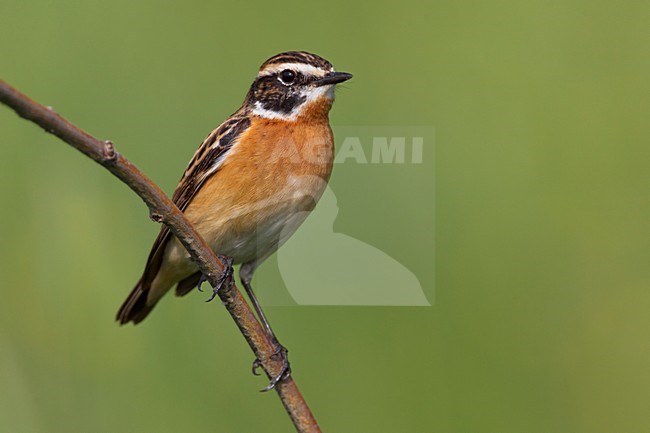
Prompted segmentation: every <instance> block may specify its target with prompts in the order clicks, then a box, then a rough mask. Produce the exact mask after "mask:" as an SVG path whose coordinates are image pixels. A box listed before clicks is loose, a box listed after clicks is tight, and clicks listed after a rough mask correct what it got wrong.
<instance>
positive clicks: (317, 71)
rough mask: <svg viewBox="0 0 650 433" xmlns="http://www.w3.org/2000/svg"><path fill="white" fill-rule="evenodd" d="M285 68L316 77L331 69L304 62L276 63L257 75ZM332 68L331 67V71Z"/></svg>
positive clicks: (269, 73)
mask: <svg viewBox="0 0 650 433" xmlns="http://www.w3.org/2000/svg"><path fill="white" fill-rule="evenodd" d="M285 69H291V70H293V71H297V72H301V73H302V74H304V75H312V76H317V77H322V76H324V75H325V74H326V73H328V72H331V71H325V70H324V69H321V68H317V67H316V66H312V65H308V64H305V63H277V64H271V65H269V66H267V67H266V68H264V70H262V71H260V73H259V74H258V75H257V76H258V77H265V76H268V75H273V74H275V73H277V72H280V71H283V70H285ZM333 70H334V69H332V71H333Z"/></svg>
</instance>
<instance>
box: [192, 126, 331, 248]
mask: <svg viewBox="0 0 650 433" xmlns="http://www.w3.org/2000/svg"><path fill="white" fill-rule="evenodd" d="M333 151H334V145H333V137H332V131H331V129H330V127H329V123H328V121H327V117H321V116H313V117H309V118H301V119H298V120H297V121H295V122H288V121H284V120H275V119H262V118H255V119H254V120H253V122H252V123H251V126H250V128H249V129H248V130H247V131H246V132H244V133H243V134H242V136H241V138H240V139H239V140H238V142H237V143H236V144H235V145H234V146H233V148H232V149H231V150H230V151H229V152H228V155H227V157H226V159H225V161H224V164H223V166H222V167H221V168H220V169H219V171H218V172H217V173H216V174H215V175H213V176H212V177H211V178H210V179H208V181H206V183H205V184H204V185H203V186H202V187H201V189H200V191H199V192H198V193H197V195H196V196H195V197H194V199H193V200H192V202H191V203H190V205H189V206H188V208H187V209H186V211H185V213H186V215H187V216H188V218H189V219H190V221H191V222H192V223H194V224H195V225H196V227H197V229H198V230H199V232H200V233H201V234H202V235H203V236H204V237H205V239H206V241H208V243H209V244H211V246H212V247H213V248H215V250H217V251H220V252H221V253H223V254H228V255H233V256H235V258H237V257H236V253H235V252H234V251H233V249H236V248H237V247H238V245H240V244H243V243H245V242H247V241H248V240H250V238H251V237H252V236H258V235H260V236H264V235H266V234H268V233H267V232H269V231H273V230H276V229H277V227H275V226H276V225H281V224H283V223H284V222H285V220H286V218H287V217H289V216H290V214H293V213H297V212H301V211H305V210H310V208H311V207H313V204H314V203H315V202H316V201H318V199H319V198H320V196H321V194H322V192H323V190H324V188H325V186H326V183H327V181H328V180H329V177H330V173H331V171H332V162H333ZM298 224H299V223H298ZM294 230H295V229H294ZM260 232H261V234H260ZM271 235H273V236H275V235H274V234H273V233H271V234H269V236H271ZM265 242H267V241H265ZM267 243H268V242H267ZM260 247H262V246H260ZM271 247H272V246H268V245H267V246H263V248H271ZM276 248H277V246H276ZM247 254H248V253H247ZM249 255H250V254H249Z"/></svg>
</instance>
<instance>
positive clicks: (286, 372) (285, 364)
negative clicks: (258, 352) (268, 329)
mask: <svg viewBox="0 0 650 433" xmlns="http://www.w3.org/2000/svg"><path fill="white" fill-rule="evenodd" d="M288 353H289V351H288V350H287V349H286V348H285V347H284V346H282V345H281V344H280V343H278V342H277V341H276V349H275V352H273V353H272V354H271V358H273V357H277V356H279V357H280V358H281V359H282V370H280V373H278V374H277V375H276V376H275V377H274V378H273V379H271V382H269V384H268V385H267V386H266V387H264V389H261V390H260V392H267V391H270V390H272V389H273V388H275V386H276V385H277V384H278V382H280V381H281V380H284V379H286V378H288V377H289V376H291V365H290V364H289V357H288ZM261 366H262V362H261V361H260V360H259V359H257V358H256V359H255V361H253V374H254V375H255V376H259V375H260V374H259V373H258V372H257V369H258V368H260V367H261Z"/></svg>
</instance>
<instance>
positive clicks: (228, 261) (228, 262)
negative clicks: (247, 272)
mask: <svg viewBox="0 0 650 433" xmlns="http://www.w3.org/2000/svg"><path fill="white" fill-rule="evenodd" d="M217 257H219V260H221V262H222V263H223V264H224V266H225V268H224V270H223V272H222V273H221V275H220V276H219V281H218V283H217V285H216V286H215V287H213V288H212V295H211V296H210V299H208V300H207V301H205V302H210V301H211V300H213V299H214V298H215V297H216V296H217V294H218V293H219V290H221V288H222V287H223V285H224V284H225V282H226V281H227V280H228V278H230V277H232V274H233V269H232V264H233V259H232V257H228V256H222V255H221V254H219V255H218V256H217ZM205 281H207V278H206V277H205V275H203V274H201V277H200V278H199V285H198V289H199V291H200V292H202V291H203V290H201V284H203V283H204V282H205Z"/></svg>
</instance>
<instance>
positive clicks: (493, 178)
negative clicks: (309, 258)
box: [0, 0, 650, 433]
mask: <svg viewBox="0 0 650 433" xmlns="http://www.w3.org/2000/svg"><path fill="white" fill-rule="evenodd" d="M649 24H650V3H649V2H647V1H638V2H634V1H623V2H618V3H616V2H609V1H608V2H606V1H577V0H563V1H550V2H548V1H529V2H517V1H513V0H504V1H484V2H454V1H438V2H431V3H425V2H412V1H402V2H399V3H395V2H374V3H368V4H362V3H357V4H353V3H349V2H341V1H336V0H329V1H327V2H313V3H307V2H286V1H285V2H264V3H258V4H252V3H246V4H245V3H241V4H238V3H237V2H223V3H217V2H206V1H185V2H182V3H181V2H178V3H172V2H159V3H156V2H152V1H138V2H131V1H123V0H119V1H112V2H99V1H83V2H81V1H79V2H71V1H62V2H53V1H45V0H35V1H23V2H18V1H8V0H0V77H2V78H3V79H5V80H7V81H8V82H10V83H11V84H13V85H14V86H16V87H17V88H19V89H21V90H22V91H24V92H26V93H28V94H29V95H30V96H32V97H34V98H35V99H37V100H38V101H40V102H42V103H43V104H46V105H52V106H53V107H54V108H55V109H56V110H57V111H58V112H60V113H61V114H63V115H64V116H66V117H67V118H69V119H70V120H72V121H73V122H75V123H76V124H78V125H80V126H82V127H83V128H85V129H86V130H88V131H89V132H90V133H92V134H94V135H96V136H98V137H100V138H107V139H111V140H113V141H114V142H115V143H116V144H117V146H118V149H119V150H120V151H121V152H122V153H123V154H125V155H126V156H127V157H128V158H129V159H131V160H132V161H133V162H134V163H136V164H137V165H138V166H139V167H140V168H141V169H142V170H144V171H145V172H146V173H147V174H149V175H150V176H151V177H152V178H153V179H154V180H156V181H157V182H158V183H159V184H160V185H161V186H162V187H163V188H164V189H165V190H166V191H168V192H171V191H172V189H173V187H174V186H175V184H176V182H177V180H178V178H179V176H180V174H181V172H182V170H183V169H184V167H185V164H186V163H187V161H188V160H189V158H190V157H191V155H192V153H193V152H194V150H195V148H196V146H198V144H199V142H200V141H201V140H202V139H203V137H204V136H205V135H206V134H207V133H208V132H209V131H210V129H211V128H213V127H214V126H216V124H217V123H219V122H220V121H221V120H223V119H224V118H225V117H226V116H227V115H229V114H230V113H231V112H232V111H234V110H235V109H236V108H237V107H238V106H239V104H240V102H241V100H242V98H243V96H244V94H245V92H246V90H247V87H248V85H249V84H250V82H251V80H252V78H253V76H254V75H255V72H256V70H257V67H258V66H259V64H260V63H261V62H262V61H264V60H265V59H266V58H268V57H270V56H271V55H273V54H275V53H277V52H280V51H285V50H289V49H304V50H308V51H313V52H315V53H318V54H321V55H323V56H324V57H326V58H328V59H329V60H331V61H332V62H333V63H334V64H335V66H336V67H337V68H338V69H340V70H344V71H350V72H353V73H354V74H355V79H354V80H353V81H351V82H350V83H349V84H347V85H346V86H345V88H343V89H341V91H340V92H339V94H338V98H337V103H336V105H335V107H334V110H333V112H332V114H331V120H332V124H333V125H343V126H354V125H382V126H383V125H424V126H433V127H435V130H436V149H435V195H434V194H433V191H434V188H433V173H434V165H433V163H431V164H430V165H429V166H428V167H429V170H415V169H414V170H405V169H403V168H400V167H397V166H395V167H383V168H382V169H381V170H376V169H373V167H369V166H360V165H356V166H355V165H347V164H346V165H344V166H341V167H339V166H337V167H336V171H335V173H334V175H333V179H332V186H333V189H334V191H335V192H336V196H337V200H338V205H339V208H340V212H339V215H338V219H337V221H336V224H335V229H336V230H337V231H339V232H342V233H346V234H348V235H351V236H354V237H356V238H358V239H361V240H363V241H364V242H367V243H369V244H371V245H373V246H376V247H378V248H381V249H383V250H384V251H386V252H388V253H389V254H390V255H391V256H392V257H394V258H396V259H397V260H399V261H400V262H402V263H404V264H405V265H406V266H408V267H409V269H411V270H412V271H413V272H414V273H416V275H418V277H419V278H420V282H421V283H422V285H423V287H424V289H425V291H426V293H427V296H428V297H429V299H430V300H431V301H433V300H434V296H433V295H434V287H435V303H434V305H433V306H432V307H420V308H415V307H297V306H294V307H273V308H270V309H269V311H268V313H269V315H270V318H271V321H272V323H273V324H274V327H275V329H276V331H277V332H278V334H279V335H280V336H281V340H282V342H283V343H284V344H285V345H286V346H287V347H289V348H290V350H291V360H292V362H293V366H294V372H295V374H294V376H295V378H296V379H297V381H298V383H299V385H300V386H301V388H302V390H303V392H304V394H305V396H306V397H307V399H308V401H309V402H310V403H311V405H312V408H313V410H314V412H315V414H316V416H317V418H318V419H319V421H320V422H321V424H322V427H323V429H324V431H326V432H391V433H394V432H444V433H449V432H459V433H467V432H471V433H482V432H498V433H505V432H513V433H522V432H526V433H535V432H539V433H549V432H562V433H571V432H590V433H592V432H607V433H611V432H635V433H636V432H643V431H650V410H648V409H649V406H650V372H649V368H650V340H649V338H648V337H649V330H650V315H649V314H648V312H649V308H650V290H648V289H649V281H650V266H648V263H649V261H650V236H649V235H650V233H649V230H648V223H649V221H650V200H649V185H650V175H649V170H648V167H649V163H650V150H649V148H648V145H649V144H650V140H649V139H650V127H649V126H648V124H649V118H650V106H649V102H648V100H649V96H650V92H649V91H650V85H649V80H648V76H650V56H648V52H649V49H650V25H649ZM431 150H432V149H429V148H427V149H425V159H426V158H427V155H431V154H430V153H426V152H430V151H431ZM428 161H432V160H431V159H428ZM0 176H1V182H0V200H1V203H2V207H1V209H2V210H1V212H0V218H1V222H2V241H3V242H2V246H3V248H2V249H0V283H1V289H0V290H1V291H2V292H1V295H0V296H1V298H0V299H1V302H0V390H1V391H0V431H1V432H12V433H13V432H178V431H183V432H205V431H221V432H233V433H234V432H265V433H267V432H270V433H274V432H285V431H291V430H292V427H291V425H290V423H289V421H288V418H287V416H286V415H285V413H284V411H283V409H282V407H281V405H280V403H279V401H278V399H277V397H276V396H274V395H265V394H260V393H258V392H257V390H258V389H259V388H261V387H262V386H264V385H265V381H264V380H263V379H261V378H255V377H253V376H251V375H250V372H249V365H250V362H251V361H252V359H251V354H250V352H249V349H248V348H247V346H246V345H245V343H244V342H243V339H242V338H241V336H240V335H239V333H238V332H237V331H236V329H235V326H234V325H233V323H232V321H231V319H230V318H229V317H228V316H227V314H226V313H225V311H224V310H223V309H221V308H220V305H218V303H213V304H204V303H203V299H204V295H199V294H196V293H193V294H192V295H190V296H188V297H187V298H185V299H183V300H182V301H181V300H178V299H171V298H170V299H166V300H165V301H164V302H162V303H161V305H160V306H159V307H158V308H157V309H156V311H155V314H153V315H152V316H151V318H150V319H148V320H147V321H146V322H145V323H143V324H142V325H141V326H138V327H136V328H134V327H130V326H129V327H126V328H119V327H118V326H117V325H116V324H115V323H114V322H113V315H114V313H115V310H116V308H117V307H118V306H119V304H120V303H121V301H122V300H123V298H124V297H125V295H126V294H127V292H128V291H129V290H130V289H131V287H132V285H133V283H134V282H135V280H136V279H137V278H138V276H139V273H140V272H141V269H142V265H143V262H144V259H145V257H146V255H147V253H148V249H149V247H150V244H151V241H152V239H153V237H154V236H155V234H156V232H157V230H158V227H157V225H156V224H154V223H152V222H150V221H149V220H148V218H147V212H146V209H145V207H144V206H143V205H142V203H141V202H140V200H139V199H138V198H137V197H136V196H135V195H134V194H133V193H131V192H130V191H129V190H128V189H127V188H126V187H125V186H123V185H122V184H120V183H119V182H118V181H116V179H114V178H113V177H111V176H110V175H109V174H108V173H107V172H105V171H104V170H103V169H101V168H100V167H98V166H97V165H96V164H94V163H91V162H90V161H89V160H87V159H86V158H85V157H83V156H82V155H80V154H79V153H77V152H76V151H75V150H73V149H71V148H70V147H68V146H67V145H65V144H63V143H61V142H60V141H58V140H57V139H55V138H53V137H51V136H49V135H47V134H44V133H43V132H42V131H41V130H40V129H38V128H37V127H35V126H34V125H31V124H29V123H28V122H25V121H23V120H20V119H18V118H17V117H16V116H15V115H14V114H13V112H11V111H10V110H8V109H6V108H5V107H2V108H1V109H0ZM434 203H435V224H434V219H433V217H432V215H433V206H434ZM434 238H435V256H434V254H433V249H434V248H433V245H434V243H433V242H434ZM434 257H435V259H434ZM434 262H435V263H434ZM434 269H435V273H434V271H433V270H434ZM362 271H363V270H360V272H362ZM278 278H279V277H278V273H277V270H276V269H274V264H273V263H272V262H271V263H270V264H269V265H267V266H265V267H264V268H262V270H261V271H260V274H259V275H258V276H257V278H256V284H257V287H258V292H261V293H263V292H265V291H272V290H273V287H277V286H280V284H281V282H280V281H278ZM434 283H435V285H434Z"/></svg>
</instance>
